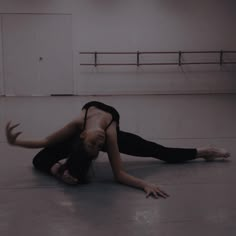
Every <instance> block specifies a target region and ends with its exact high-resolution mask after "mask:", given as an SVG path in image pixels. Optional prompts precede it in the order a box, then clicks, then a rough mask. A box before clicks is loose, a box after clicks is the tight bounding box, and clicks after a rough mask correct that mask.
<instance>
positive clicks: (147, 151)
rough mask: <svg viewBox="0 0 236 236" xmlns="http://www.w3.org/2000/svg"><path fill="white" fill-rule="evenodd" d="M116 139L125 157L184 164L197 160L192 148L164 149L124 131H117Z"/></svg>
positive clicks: (194, 150)
mask: <svg viewBox="0 0 236 236" xmlns="http://www.w3.org/2000/svg"><path fill="white" fill-rule="evenodd" d="M117 138H118V145H119V150H120V152H121V153H124V154H127V155H132V156H141V157H154V158H157V159H160V160H162V161H165V162H168V163H179V162H185V161H189V160H193V159H195V158H197V149H194V148H169V147H164V146H162V145H159V144H157V143H154V142H150V141H147V140H145V139H143V138H141V137H139V136H138V135H135V134H131V133H128V132H124V131H118V132H117Z"/></svg>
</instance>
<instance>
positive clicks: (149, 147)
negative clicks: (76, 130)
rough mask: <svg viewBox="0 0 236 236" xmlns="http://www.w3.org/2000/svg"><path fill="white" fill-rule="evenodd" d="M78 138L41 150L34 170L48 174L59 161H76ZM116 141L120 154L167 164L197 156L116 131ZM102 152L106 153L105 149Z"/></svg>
mask: <svg viewBox="0 0 236 236" xmlns="http://www.w3.org/2000/svg"><path fill="white" fill-rule="evenodd" d="M79 136H80V134H77V135H75V136H73V137H71V138H69V139H67V140H65V141H64V142H61V143H58V144H56V145H53V146H51V147H47V148H44V149H42V150H41V151H40V152H39V153H38V154H37V155H36V156H35V157H34V159H33V165H34V166H35V168H36V169H38V170H40V171H43V172H45V173H48V174H50V169H51V167H52V166H53V165H54V164H55V163H56V162H58V161H59V160H61V159H64V158H71V159H76V157H77V156H78V155H79V153H78V151H77V149H76V143H78V140H79ZM117 139H118V146H119V151H120V153H123V154H127V155H131V156H140V157H153V158H156V159H160V160H162V161H165V162H168V163H181V162H185V161H189V160H193V159H195V158H196V156H197V150H196V149H193V148H169V147H164V146H162V145H159V144H157V143H154V142H150V141H147V140H145V139H143V138H141V137H139V136H137V135H135V134H131V133H128V132H124V131H119V130H118V131H117ZM102 151H104V152H106V150H105V149H103V150H102ZM72 162H73V161H72ZM74 163H76V161H75V162H74ZM72 168H76V167H75V166H73V167H72ZM69 171H70V170H69Z"/></svg>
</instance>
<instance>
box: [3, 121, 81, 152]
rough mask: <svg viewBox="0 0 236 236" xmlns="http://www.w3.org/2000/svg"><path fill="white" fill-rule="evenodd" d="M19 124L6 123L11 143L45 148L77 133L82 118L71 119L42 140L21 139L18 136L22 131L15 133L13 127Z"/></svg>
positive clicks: (25, 146)
mask: <svg viewBox="0 0 236 236" xmlns="http://www.w3.org/2000/svg"><path fill="white" fill-rule="evenodd" d="M17 126H19V124H16V125H11V122H8V123H7V125H6V137H7V141H8V143H9V144H10V145H14V146H19V147H24V148H44V147H47V146H50V145H53V144H55V143H58V142H60V141H63V140H65V139H66V138H68V137H70V136H71V135H73V134H75V132H76V131H78V130H79V129H80V120H79V119H76V120H74V121H71V122H70V123H69V124H67V125H66V126H65V127H63V128H62V129H60V130H58V131H56V132H55V133H53V134H51V135H49V136H47V137H46V138H43V139H42V140H21V139H19V138H18V136H19V135H20V134H21V133H22V132H16V133H13V129H15V128H16V127H17Z"/></svg>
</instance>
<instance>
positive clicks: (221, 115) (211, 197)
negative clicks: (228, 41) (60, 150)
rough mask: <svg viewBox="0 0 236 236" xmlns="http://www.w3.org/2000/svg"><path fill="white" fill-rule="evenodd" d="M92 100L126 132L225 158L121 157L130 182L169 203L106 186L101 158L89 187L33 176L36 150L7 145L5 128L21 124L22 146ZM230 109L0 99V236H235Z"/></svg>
mask: <svg viewBox="0 0 236 236" xmlns="http://www.w3.org/2000/svg"><path fill="white" fill-rule="evenodd" d="M93 99H97V100H100V101H103V102H107V103H109V104H111V105H114V106H116V107H117V108H118V110H119V111H120V113H121V116H122V117H123V118H122V120H121V126H122V127H123V128H124V129H126V130H129V131H131V132H135V133H138V134H140V135H142V136H144V137H146V138H148V139H151V140H154V141H156V142H159V143H161V144H163V145H169V146H183V145H184V146H187V147H193V146H194V147H195V146H206V145H208V144H210V145H213V146H220V147H225V148H227V149H228V150H229V151H230V152H231V158H230V159H229V160H227V161H221V160H219V161H216V162H213V163H210V162H204V161H194V162H190V163H186V164H178V165H170V164H164V163H162V162H160V161H157V160H154V159H151V158H137V157H128V156H122V158H123V159H124V162H125V164H124V166H125V169H126V170H127V172H128V173H130V174H133V175H135V176H137V177H140V178H143V179H144V180H146V181H149V182H152V183H156V184H158V185H159V186H160V187H162V188H163V189H164V190H165V191H166V192H168V193H169V194H170V195H171V197H170V198H168V199H166V200H164V199H159V200H156V199H152V198H148V199H146V198H145V194H144V193H143V192H142V191H140V190H137V189H133V188H129V187H126V186H122V185H119V184H116V183H114V181H113V178H112V173H111V170H110V167H109V163H108V160H107V157H106V154H101V155H100V157H99V158H98V160H97V161H96V162H95V163H94V165H93V171H92V173H91V178H92V183H91V184H89V185H83V186H80V187H70V186H66V185H64V184H61V183H59V182H57V181H56V180H54V179H53V178H50V177H48V176H45V175H43V174H41V173H39V172H37V171H35V170H34V169H33V168H32V165H31V160H32V157H33V155H35V154H36V153H37V151H38V150H29V149H28V150H27V149H21V148H16V147H11V146H8V145H7V143H6V140H5V137H4V125H5V123H6V121H7V120H10V119H11V120H13V121H14V122H21V127H20V128H21V130H22V131H23V132H24V134H23V135H22V138H23V137H25V138H40V137H43V136H45V135H47V134H49V133H51V132H52V131H55V130H56V129H58V128H60V127H61V125H62V124H65V122H67V121H70V119H71V118H74V116H75V114H76V112H77V110H76V109H77V108H78V111H79V109H80V107H81V106H82V104H83V103H84V102H86V101H88V100H93ZM235 103H236V96H235V95H171V96H167V95H166V96H165V95H162V96H143V97H142V96H127V97H125V96H123V97H119V96H117V97H99V98H97V97H96V98H94V97H65V98H14V97H13V98H1V99H0V106H1V114H0V128H1V132H0V133H1V134H0V139H1V143H0V157H1V165H0V235H1V236H13V235H14V236H15V235H34V236H41V235H46V236H49V235H50V236H54V235H55V236H60V235H81V236H88V235H101V236H103V235H122V236H124V235H129V236H131V235H142V236H143V235H161V236H178V235H181V236H183V235H184V236H185V235H186V236H189V235H191V236H195V235H196V236H199V235H203V236H205V235H214V236H219V235H222V236H223V235H227V236H234V235H236V203H235V199H236V188H235V186H236V161H235V155H236V132H235V127H236V126H235V118H236V113H235V109H234V108H235V105H236V104H235ZM130 107H132V109H130ZM138 107H139V108H138ZM62 108H63V109H62ZM139 109H141V110H142V111H143V112H141V113H140V110H139ZM148 111H149V112H148ZM184 111H185V112H184ZM139 113H140V114H139ZM137 114H139V115H137ZM157 120H158V122H157ZM145 127H146V128H145Z"/></svg>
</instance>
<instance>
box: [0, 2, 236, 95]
mask: <svg viewBox="0 0 236 236" xmlns="http://www.w3.org/2000/svg"><path fill="white" fill-rule="evenodd" d="M235 9H236V3H235V1H232V0H227V1H221V0H214V1H213V0H206V1H193V0H192V1H187V0H180V1H175V0H149V1H147V0H146V1H145V0H126V1H124V0H123V1H122V0H120V1H115V0H110V1H108V0H99V1H95V0H86V1H84V0H51V1H49V0H43V1H37V0H33V1H32V0H31V1H30V0H21V1H18V0H1V1H0V12H1V13H14V12H15V13H71V14H72V22H73V23H72V24H73V25H72V26H73V52H74V79H75V80H76V82H77V83H76V84H77V88H76V91H77V94H124V93H198V92H200V93H202V92H203V93H204V92H207V93H209V92H236V80H235V75H236V70H235V66H223V67H220V66H183V67H182V68H178V67H177V66H168V67H158V66H155V67H141V68H136V67H119V68H118V67H116V68H111V67H109V68H108V67H101V68H96V69H95V68H93V67H91V68H87V67H86V68H85V67H81V66H79V64H80V62H82V61H83V60H84V59H83V58H82V57H81V56H80V55H79V54H78V52H79V51H93V50H97V51H136V50H140V51H156V50H157V51H163V50H167V51H169V50H220V49H224V50H228V49H230V50H236V43H235V42H236V28H235V22H236V14H235Z"/></svg>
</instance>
